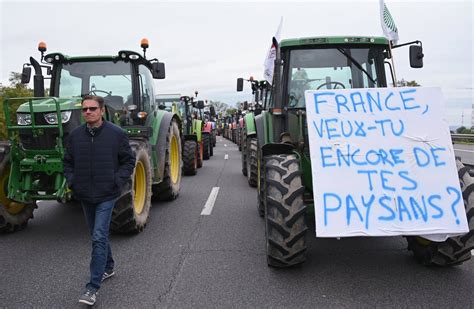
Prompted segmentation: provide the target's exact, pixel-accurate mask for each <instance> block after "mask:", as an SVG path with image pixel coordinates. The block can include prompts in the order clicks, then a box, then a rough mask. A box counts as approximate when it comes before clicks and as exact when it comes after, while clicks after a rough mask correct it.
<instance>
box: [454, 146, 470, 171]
mask: <svg viewBox="0 0 474 309" xmlns="http://www.w3.org/2000/svg"><path fill="white" fill-rule="evenodd" d="M454 153H455V154H456V156H458V157H460V158H461V162H462V163H464V164H469V165H472V166H474V145H468V144H454Z"/></svg>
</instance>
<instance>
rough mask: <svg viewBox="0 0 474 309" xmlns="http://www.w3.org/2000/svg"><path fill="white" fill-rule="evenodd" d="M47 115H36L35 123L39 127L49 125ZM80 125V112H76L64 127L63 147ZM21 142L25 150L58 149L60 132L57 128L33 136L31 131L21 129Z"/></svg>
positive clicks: (44, 130)
mask: <svg viewBox="0 0 474 309" xmlns="http://www.w3.org/2000/svg"><path fill="white" fill-rule="evenodd" d="M44 114H45V113H35V123H36V124H37V125H47V124H48V123H47V122H46V120H45V119H44ZM79 124H80V111H79V110H74V111H73V113H72V115H71V118H70V120H69V121H68V122H67V123H66V124H64V125H63V134H64V136H63V145H64V140H65V139H66V138H67V136H68V135H69V134H68V133H69V132H71V130H72V129H74V128H75V127H77V126H78V125H79ZM19 135H20V142H21V145H22V146H23V148H24V149H28V150H30V149H35V150H47V149H54V148H55V147H56V138H58V136H59V130H58V129H57V128H51V129H41V130H39V132H38V134H37V135H36V136H33V131H32V130H31V129H20V130H19Z"/></svg>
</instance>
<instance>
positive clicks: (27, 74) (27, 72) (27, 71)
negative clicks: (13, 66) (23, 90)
mask: <svg viewBox="0 0 474 309" xmlns="http://www.w3.org/2000/svg"><path fill="white" fill-rule="evenodd" d="M30 79H31V68H30V67H23V71H22V72H21V83H22V84H28V83H29V82H30Z"/></svg>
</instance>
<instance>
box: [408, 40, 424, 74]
mask: <svg viewBox="0 0 474 309" xmlns="http://www.w3.org/2000/svg"><path fill="white" fill-rule="evenodd" d="M424 56H425V55H423V47H421V46H419V45H412V46H410V66H411V67H412V68H415V69H419V68H422V67H423V57H424Z"/></svg>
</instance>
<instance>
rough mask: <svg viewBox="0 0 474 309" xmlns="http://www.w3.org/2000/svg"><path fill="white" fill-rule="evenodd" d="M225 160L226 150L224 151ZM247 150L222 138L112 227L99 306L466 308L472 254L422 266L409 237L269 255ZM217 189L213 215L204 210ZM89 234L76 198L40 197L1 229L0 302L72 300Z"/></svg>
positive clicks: (83, 272)
mask: <svg viewBox="0 0 474 309" xmlns="http://www.w3.org/2000/svg"><path fill="white" fill-rule="evenodd" d="M226 154H227V155H228V156H227V157H228V159H225V155H226ZM240 168H241V167H240V152H239V151H238V150H237V147H236V146H235V145H234V144H232V143H231V142H229V141H227V140H223V139H221V138H218V144H217V147H216V148H215V150H214V157H212V158H211V160H209V161H205V162H204V166H203V168H201V169H200V170H199V172H198V174H197V175H196V176H191V177H184V178H183V181H182V186H181V194H180V196H179V197H178V199H177V200H175V201H173V202H168V203H155V204H154V207H153V208H152V210H151V215H150V219H149V224H148V225H147V227H146V229H145V230H144V232H142V233H140V234H138V235H134V236H133V235H132V236H121V235H113V236H112V237H111V242H112V249H113V252H114V256H115V260H116V264H117V267H116V276H115V277H113V278H111V279H109V280H107V281H106V282H104V284H103V286H102V288H101V290H100V294H99V297H98V301H97V304H96V307H97V308H130V307H134V308H149V307H159V308H163V307H166V308H215V307H219V308H245V307H278V308H294V307H308V308H359V307H364V308H365V307H391V308H393V307H396V308H399V307H403V308H408V307H410V308H412V307H414V308H418V307H423V308H452V307H454V308H469V307H473V306H474V289H473V287H474V260H471V261H468V262H466V263H464V264H462V265H460V266H456V267H451V268H427V267H423V266H420V265H418V264H417V263H416V262H415V260H414V259H413V258H412V255H411V253H410V252H408V251H407V250H406V242H405V240H404V239H403V238H402V237H379V238H347V239H341V240H337V239H316V238H315V237H313V236H312V235H314V227H313V229H312V230H311V231H310V235H309V237H308V252H307V257H308V261H307V262H306V263H305V264H304V265H303V266H301V267H297V268H293V269H283V270H282V269H274V268H269V267H268V266H267V264H266V257H265V247H264V244H265V242H264V225H263V221H262V219H261V218H260V217H259V216H258V214H257V209H256V191H255V189H253V188H250V187H249V186H248V185H247V182H246V178H245V177H243V176H242V173H241V171H240ZM213 187H219V192H218V195H217V199H216V203H215V206H214V208H213V209H212V212H211V214H210V215H208V216H203V215H201V211H202V210H203V207H204V205H205V204H206V201H207V199H208V196H209V194H210V192H211V190H212V188H213ZM89 256H90V243H89V238H88V233H87V229H86V226H85V223H84V219H83V215H82V212H81V209H80V207H79V206H78V205H60V204H57V203H49V202H48V203H41V204H40V206H39V209H38V210H37V211H36V212H35V218H34V220H32V221H31V222H30V224H29V226H28V228H27V229H26V230H24V231H21V232H18V233H15V234H9V235H1V236H0V265H1V268H0V307H11V308H25V307H41V308H53V307H54V308H75V307H79V308H81V307H84V306H82V305H80V304H79V303H78V302H77V300H78V297H79V296H80V293H81V292H82V291H83V287H84V284H85V283H86V282H87V279H88V263H89Z"/></svg>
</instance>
